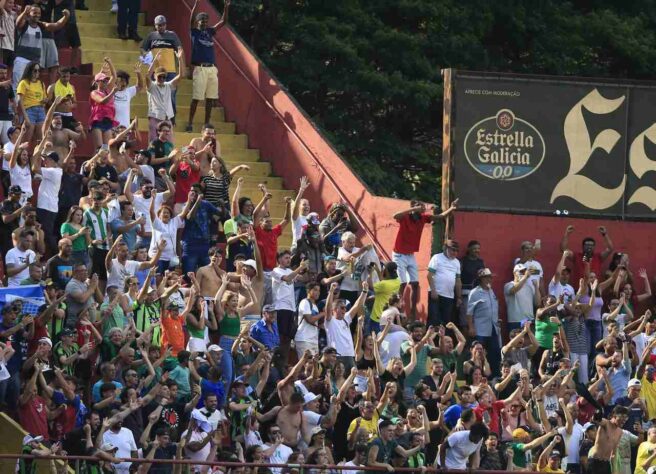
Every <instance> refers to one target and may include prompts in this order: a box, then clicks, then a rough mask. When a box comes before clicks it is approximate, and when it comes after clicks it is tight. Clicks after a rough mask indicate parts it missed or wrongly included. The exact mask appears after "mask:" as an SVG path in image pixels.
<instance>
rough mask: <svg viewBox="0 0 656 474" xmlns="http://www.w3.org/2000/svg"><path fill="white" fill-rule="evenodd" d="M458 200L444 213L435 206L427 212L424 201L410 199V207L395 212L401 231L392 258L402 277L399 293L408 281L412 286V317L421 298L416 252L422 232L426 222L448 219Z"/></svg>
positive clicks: (398, 233)
mask: <svg viewBox="0 0 656 474" xmlns="http://www.w3.org/2000/svg"><path fill="white" fill-rule="evenodd" d="M457 203H458V200H457V199H456V200H455V201H453V203H451V207H449V208H448V209H447V210H446V211H444V212H443V213H442V214H436V211H437V208H436V207H433V212H432V214H430V213H428V212H426V205H425V204H424V203H422V202H419V201H416V200H414V199H413V200H412V201H410V206H411V207H410V209H406V210H405V211H399V212H397V213H396V214H394V216H393V217H394V219H396V221H397V222H398V223H399V231H398V232H397V234H396V241H395V242H394V252H393V253H392V260H393V261H394V263H396V266H397V268H398V272H399V278H401V288H400V290H399V293H400V294H401V295H402V294H403V291H404V290H405V287H406V285H407V284H408V283H410V286H411V288H412V307H411V308H410V318H411V319H412V320H414V319H415V317H416V312H417V301H418V300H419V269H418V268H417V260H415V253H417V252H418V251H419V244H420V243H421V234H422V232H423V231H424V226H425V225H426V224H432V223H433V222H435V221H436V220H438V219H446V218H447V217H448V215H449V214H451V213H452V212H453V211H455V209H456V205H457Z"/></svg>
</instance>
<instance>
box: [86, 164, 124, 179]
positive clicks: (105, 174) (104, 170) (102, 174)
mask: <svg viewBox="0 0 656 474" xmlns="http://www.w3.org/2000/svg"><path fill="white" fill-rule="evenodd" d="M84 174H85V175H86V176H88V177H89V178H91V179H96V180H101V179H103V178H105V179H107V180H109V181H111V182H112V183H118V173H117V172H116V168H114V167H113V166H112V165H104V166H96V168H95V169H94V171H93V174H91V173H88V172H86V171H85V173H84Z"/></svg>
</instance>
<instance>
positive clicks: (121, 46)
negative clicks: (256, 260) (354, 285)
mask: <svg viewBox="0 0 656 474" xmlns="http://www.w3.org/2000/svg"><path fill="white" fill-rule="evenodd" d="M86 5H87V6H88V7H89V10H88V11H76V15H77V23H78V28H79V31H80V37H81V39H82V48H81V49H82V63H83V64H85V67H83V68H82V71H83V74H84V75H82V76H77V77H76V78H75V80H74V81H73V82H74V85H75V86H76V87H77V92H78V103H79V105H78V111H77V113H76V115H77V116H78V120H80V121H82V123H85V124H86V123H88V113H89V106H88V100H89V99H88V97H89V86H90V83H91V80H92V77H93V74H95V73H96V72H98V71H100V69H101V66H102V61H103V58H104V57H106V56H108V57H110V58H111V59H112V62H113V63H114V66H115V67H116V69H117V70H118V69H123V70H125V71H127V72H128V73H129V74H130V76H131V83H135V81H136V77H135V74H134V72H133V71H134V66H135V64H136V62H137V60H138V58H139V54H140V51H139V46H140V43H137V42H135V41H133V40H120V39H118V37H117V34H116V15H115V14H113V13H111V12H110V11H109V10H110V7H111V0H87V1H86ZM139 16H140V18H139V25H140V26H139V35H140V36H142V37H144V38H145V37H146V35H147V34H148V33H149V32H150V31H152V29H153V28H152V26H146V25H144V21H145V19H144V18H145V15H144V13H141V14H140V15H139ZM177 33H178V35H179V36H182V35H185V34H187V32H177ZM66 56H67V52H66V51H62V60H61V61H60V62H61V64H64V65H65V64H67V61H66V60H65V57H66ZM189 58H190V51H186V58H185V59H186V62H187V64H189ZM144 72H145V68H144ZM191 92H192V81H191V80H190V79H186V78H185V79H182V80H181V81H180V83H179V85H178V91H177V121H176V122H177V124H176V126H175V128H174V143H175V145H176V146H178V147H179V146H184V145H186V144H188V143H189V142H190V141H191V140H192V139H193V138H195V137H197V136H199V135H200V130H201V127H202V125H203V123H204V122H203V121H204V118H205V108H204V106H203V105H202V104H199V106H198V109H197V111H196V116H195V120H194V123H193V127H194V133H185V132H184V128H185V125H186V123H187V120H188V116H189V104H190V102H191ZM147 104H148V100H147V96H146V92H145V91H142V92H141V93H139V94H138V95H137V96H136V97H135V98H134V99H133V100H132V108H131V114H132V116H133V117H134V116H138V117H139V119H140V121H139V130H140V132H141V134H140V135H141V142H142V144H143V145H144V146H145V145H146V144H147V142H148V134H147V130H148V119H147V111H148V105H147ZM211 122H212V124H213V125H214V126H215V127H216V131H217V140H218V141H219V143H220V144H221V152H222V156H223V159H224V160H225V161H226V164H227V165H228V166H229V167H234V166H236V165H239V164H247V165H248V166H249V167H250V171H249V172H240V173H239V174H238V176H243V177H244V179H245V186H244V189H243V191H242V196H248V197H250V198H251V199H252V200H253V201H254V203H255V204H256V203H257V202H258V201H259V200H260V198H261V192H260V191H259V189H258V188H257V184H258V183H264V184H266V186H267V188H268V189H269V191H270V192H271V194H273V198H272V200H271V202H270V205H269V209H270V212H271V216H272V218H273V220H274V224H276V223H277V222H279V220H280V219H281V218H282V216H283V213H284V208H285V207H284V201H283V198H284V197H285V196H293V195H294V192H293V191H287V190H285V189H283V185H282V179H281V178H280V177H275V176H271V174H272V170H271V165H270V164H269V163H267V162H266V161H262V159H261V156H260V152H259V150H257V149H251V148H249V147H248V143H249V139H248V136H247V135H244V134H239V133H237V132H236V126H235V124H234V123H233V122H227V121H226V118H225V113H224V110H223V108H222V107H219V108H214V109H213V111H212V120H211ZM87 148H89V149H87ZM80 152H81V154H82V155H84V156H89V155H90V154H91V153H92V152H93V151H92V150H90V144H86V146H83V147H81V148H80ZM235 182H236V181H233V185H232V188H233V189H234V183H235ZM290 244H291V225H289V226H288V227H287V229H286V230H285V232H284V233H283V236H282V237H281V240H280V245H281V246H289V245H290Z"/></svg>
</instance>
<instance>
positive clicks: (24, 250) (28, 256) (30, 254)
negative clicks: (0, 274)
mask: <svg viewBox="0 0 656 474" xmlns="http://www.w3.org/2000/svg"><path fill="white" fill-rule="evenodd" d="M33 240H34V236H33V235H32V233H31V232H29V231H26V230H22V231H21V232H20V234H18V242H17V243H16V247H14V248H13V249H11V250H10V251H9V252H7V255H6V256H5V265H6V266H7V276H8V277H9V280H8V284H7V286H20V282H21V281H22V280H25V279H26V278H28V277H29V276H30V270H29V267H30V264H31V263H34V262H35V261H37V260H38V259H37V255H36V253H34V250H31V247H32V242H33Z"/></svg>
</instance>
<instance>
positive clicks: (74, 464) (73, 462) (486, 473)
mask: <svg viewBox="0 0 656 474" xmlns="http://www.w3.org/2000/svg"><path fill="white" fill-rule="evenodd" d="M3 459H5V460H18V459H24V460H34V461H60V462H66V463H68V465H69V466H70V467H71V468H73V469H74V472H76V473H78V472H80V468H81V466H82V463H83V462H85V461H89V462H93V463H98V462H101V461H102V459H100V458H98V457H95V456H33V455H30V454H0V460H3ZM120 459H121V461H122V462H131V463H135V464H160V465H161V464H173V465H180V464H182V465H187V466H210V467H212V468H216V467H224V468H228V469H230V468H251V467H259V468H263V467H267V468H276V469H285V468H287V469H298V470H299V471H300V472H302V473H308V472H310V470H311V469H317V470H323V469H328V470H332V471H339V472H347V473H348V472H354V471H365V472H387V469H385V468H382V467H369V466H344V465H340V464H337V465H330V464H323V465H316V464H273V463H248V462H243V463H242V462H226V461H214V462H212V461H194V460H191V459H152V460H148V459H145V458H120ZM227 472H229V471H227ZM394 472H408V473H409V472H439V473H442V474H450V473H453V474H462V473H463V472H476V473H480V474H508V473H509V472H512V471H490V470H481V469H474V470H472V469H468V470H466V471H462V470H455V469H442V468H439V467H438V468H435V467H423V468H410V467H396V468H394ZM523 472H524V474H531V473H530V472H529V471H523ZM534 474H537V473H534Z"/></svg>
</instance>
